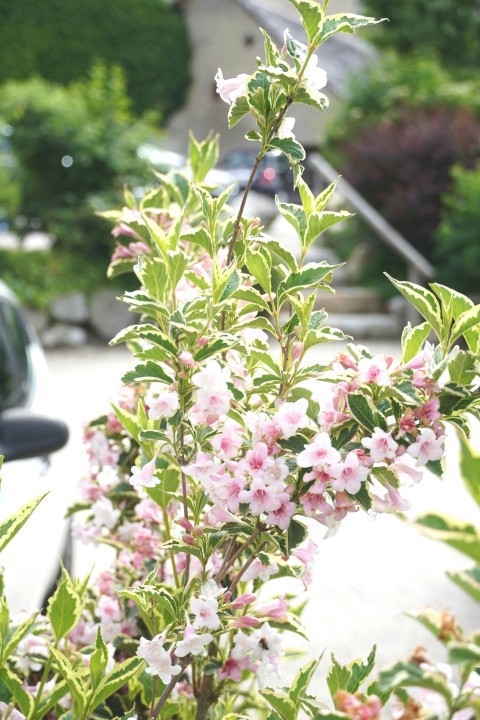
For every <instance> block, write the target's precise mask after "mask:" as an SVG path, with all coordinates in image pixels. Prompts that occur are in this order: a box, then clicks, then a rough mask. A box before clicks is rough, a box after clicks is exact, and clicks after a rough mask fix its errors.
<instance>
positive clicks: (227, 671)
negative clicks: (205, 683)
mask: <svg viewBox="0 0 480 720" xmlns="http://www.w3.org/2000/svg"><path fill="white" fill-rule="evenodd" d="M249 665H250V663H249V661H248V659H247V658H243V659H242V660H235V658H233V657H229V658H228V660H226V661H225V663H224V664H223V665H222V667H221V668H220V670H219V671H218V679H219V680H226V679H227V678H230V680H233V681H234V682H237V683H239V682H240V680H241V679H242V670H245V668H247V667H248V666H249Z"/></svg>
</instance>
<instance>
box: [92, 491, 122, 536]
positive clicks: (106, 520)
mask: <svg viewBox="0 0 480 720" xmlns="http://www.w3.org/2000/svg"><path fill="white" fill-rule="evenodd" d="M92 512H93V524H94V525H95V526H96V527H99V528H100V527H106V528H108V529H109V530H111V529H112V528H113V527H114V526H115V523H116V522H117V520H118V518H119V517H120V510H118V509H117V510H116V509H115V508H114V507H113V503H112V501H111V500H109V499H108V498H106V497H102V498H100V500H97V502H96V503H94V504H93V505H92Z"/></svg>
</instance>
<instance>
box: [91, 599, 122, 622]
mask: <svg viewBox="0 0 480 720" xmlns="http://www.w3.org/2000/svg"><path fill="white" fill-rule="evenodd" d="M96 613H97V615H98V617H99V618H100V620H102V621H113V622H120V620H121V619H122V617H123V614H122V608H121V607H120V603H119V602H118V600H117V599H116V598H112V597H109V596H108V595H102V596H101V597H100V599H99V601H98V603H97V609H96Z"/></svg>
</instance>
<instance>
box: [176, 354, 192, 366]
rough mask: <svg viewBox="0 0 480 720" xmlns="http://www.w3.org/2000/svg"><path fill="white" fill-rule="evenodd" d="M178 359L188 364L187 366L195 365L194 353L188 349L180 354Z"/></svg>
mask: <svg viewBox="0 0 480 720" xmlns="http://www.w3.org/2000/svg"><path fill="white" fill-rule="evenodd" d="M178 359H179V360H180V362H181V363H183V365H186V366H187V367H194V365H195V360H194V359H193V355H192V353H191V352H188V350H183V351H182V352H181V353H180V355H179V356H178Z"/></svg>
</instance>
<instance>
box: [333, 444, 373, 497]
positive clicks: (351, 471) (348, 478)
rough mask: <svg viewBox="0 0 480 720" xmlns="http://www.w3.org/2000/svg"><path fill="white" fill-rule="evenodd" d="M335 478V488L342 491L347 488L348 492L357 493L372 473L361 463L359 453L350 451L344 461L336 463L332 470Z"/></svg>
mask: <svg viewBox="0 0 480 720" xmlns="http://www.w3.org/2000/svg"><path fill="white" fill-rule="evenodd" d="M331 473H332V475H333V476H334V479H333V480H331V481H330V482H331V485H332V487H333V489H334V490H339V491H340V492H341V491H343V490H346V491H347V492H348V493H351V494H352V495H355V493H357V492H358V491H359V490H360V488H361V487H362V482H364V481H365V480H366V479H367V477H368V476H369V474H370V469H369V468H368V467H364V466H363V465H361V464H360V460H359V459H358V455H357V454H356V453H355V452H353V451H352V452H349V453H348V455H347V457H346V458H345V460H344V462H343V463H338V465H334V466H333V467H332V470H331Z"/></svg>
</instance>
